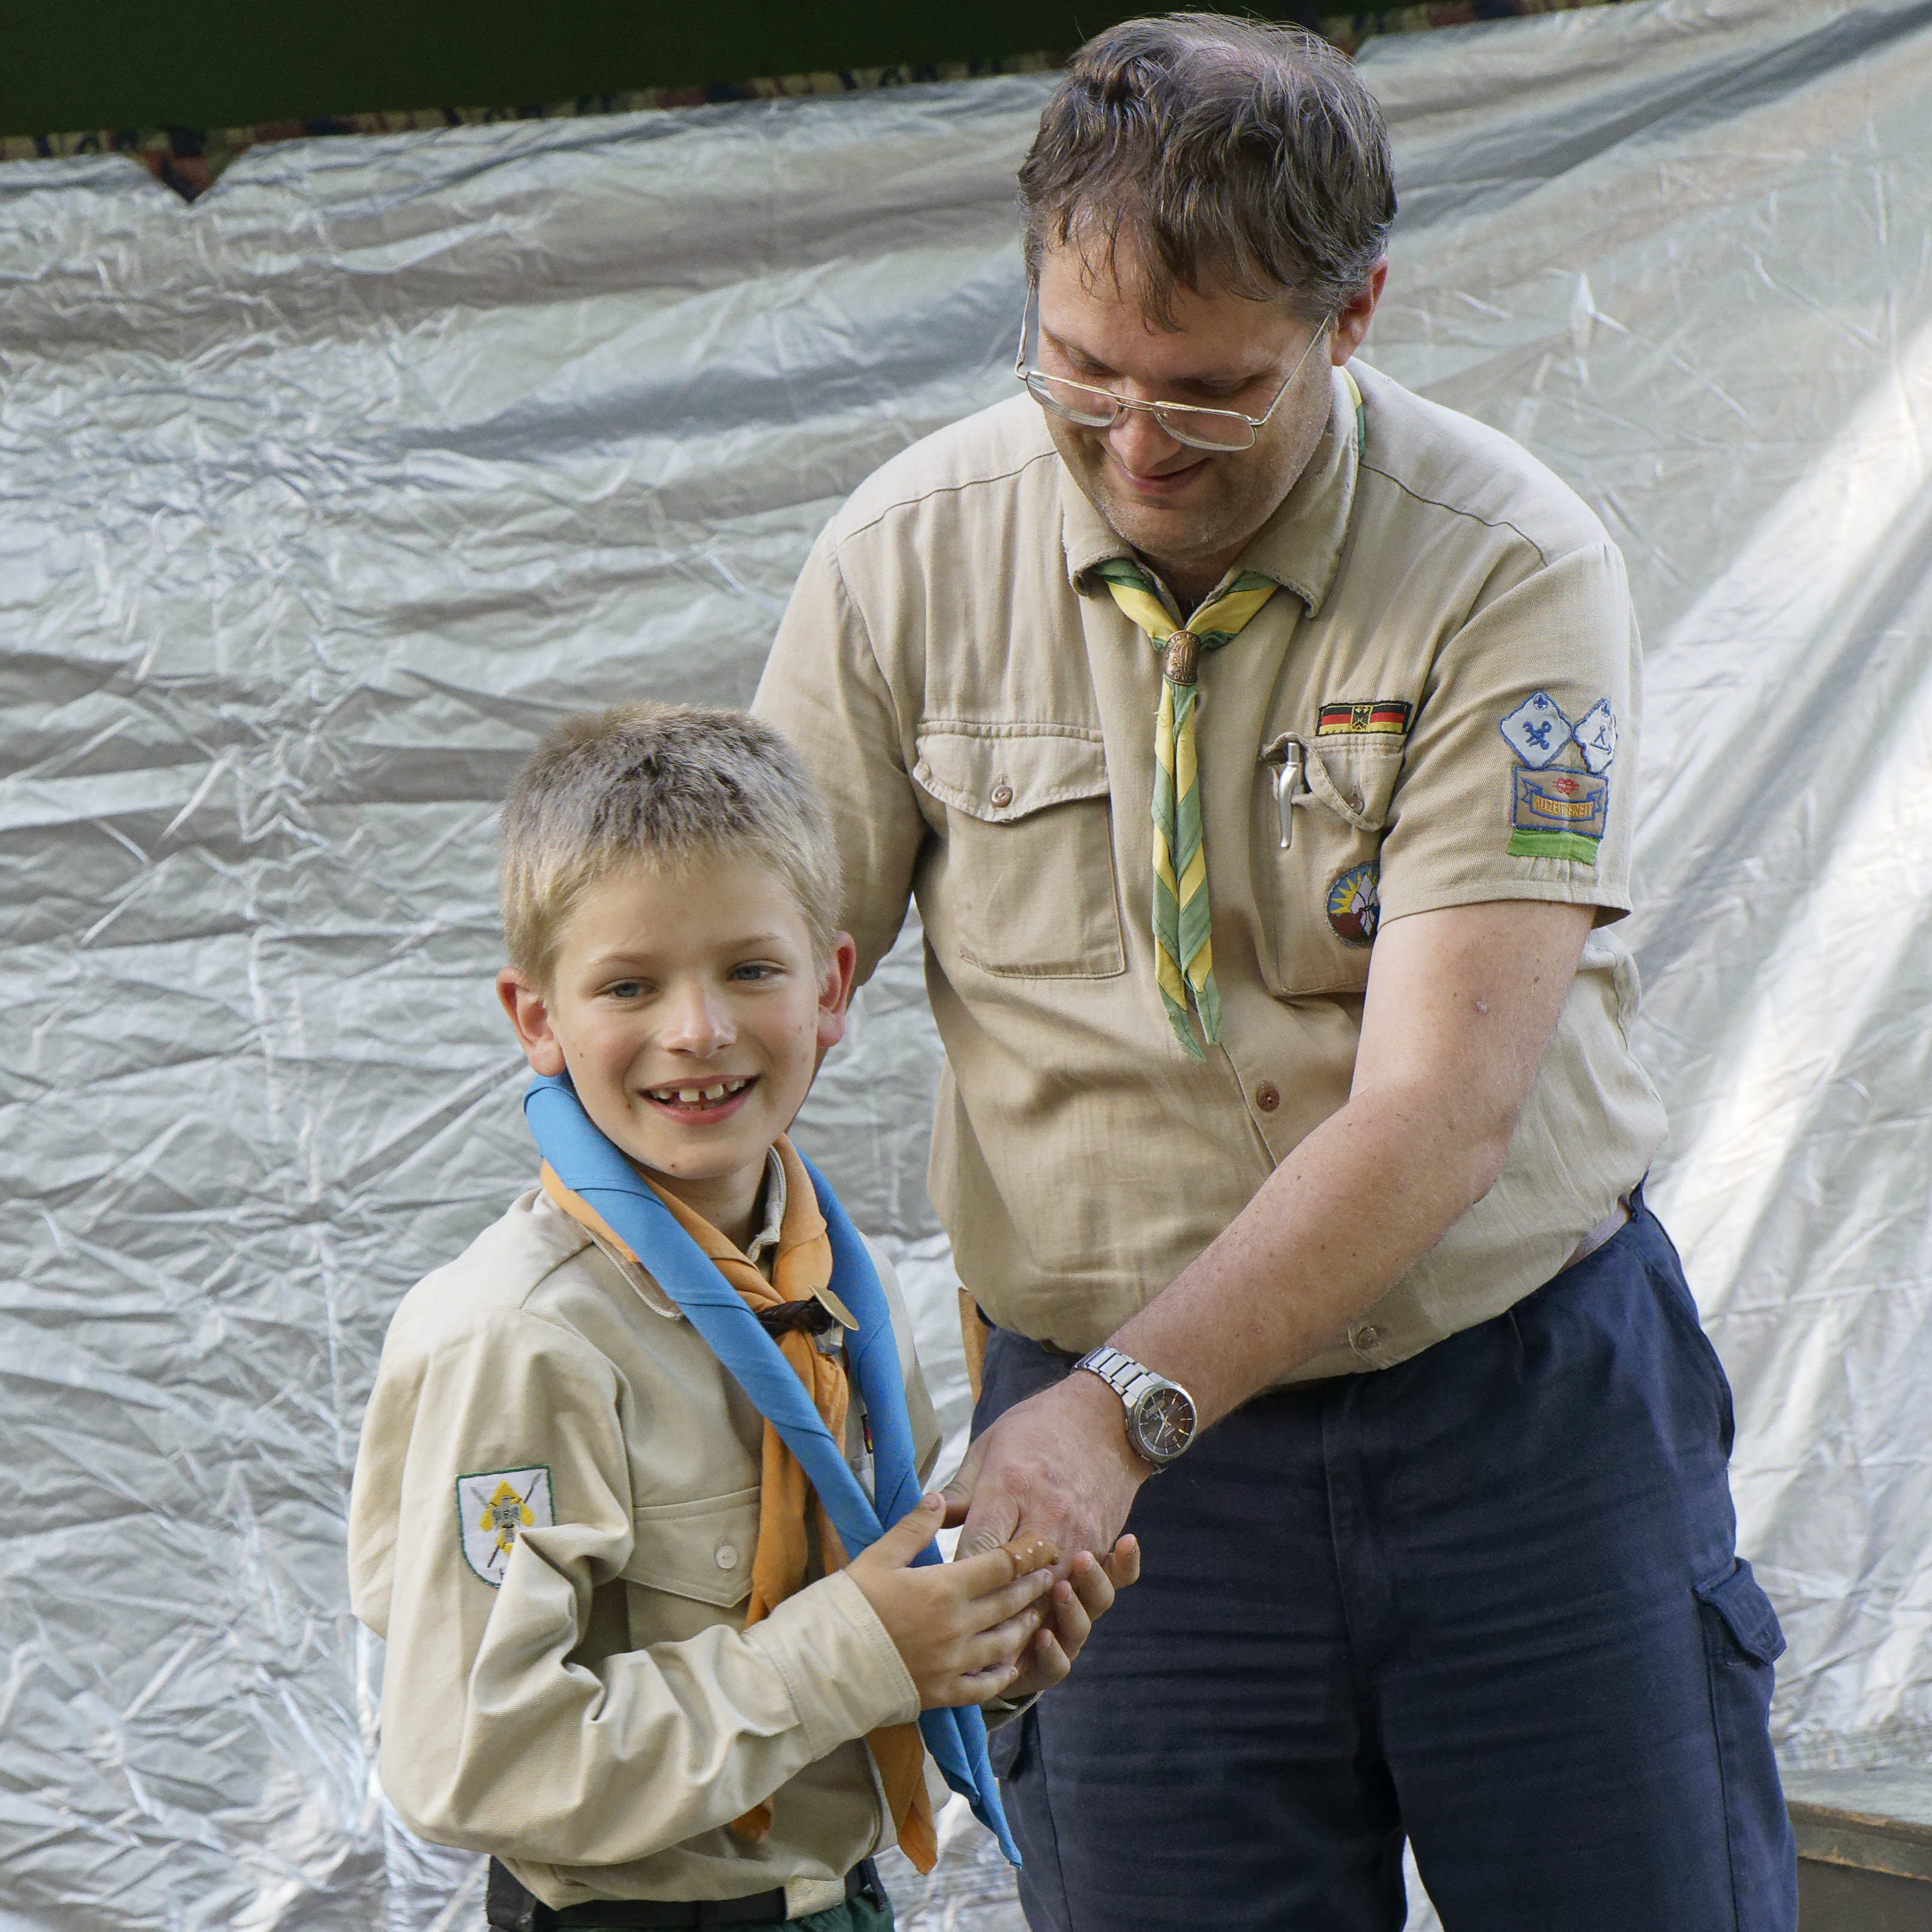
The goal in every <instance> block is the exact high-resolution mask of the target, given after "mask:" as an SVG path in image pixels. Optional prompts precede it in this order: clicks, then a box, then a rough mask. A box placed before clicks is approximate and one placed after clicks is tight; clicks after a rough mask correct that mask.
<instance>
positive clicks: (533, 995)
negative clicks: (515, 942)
mask: <svg viewBox="0 0 1932 1932" xmlns="http://www.w3.org/2000/svg"><path fill="white" fill-rule="evenodd" d="M496 997H497V998H498V999H499V1000H501V1001H502V1003H503V1010H504V1012H505V1013H508V1015H509V1016H510V1024H511V1025H512V1026H513V1027H514V1028H516V1030H517V1045H518V1046H520V1047H521V1048H522V1049H523V1058H525V1059H526V1060H527V1061H529V1063H530V1071H531V1072H532V1073H549V1074H556V1073H562V1071H563V1043H562V1041H561V1040H559V1039H558V1038H557V1037H556V1034H554V1033H553V1032H552V1031H550V1007H549V1004H548V1003H547V1001H545V1000H544V996H543V995H542V994H541V993H540V992H538V990H537V989H536V988H535V986H532V985H531V984H530V982H529V976H528V975H527V974H523V973H521V972H519V971H517V968H515V967H514V966H505V968H503V970H502V972H500V973H499V974H497V975H496Z"/></svg>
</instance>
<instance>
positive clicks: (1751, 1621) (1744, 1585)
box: [1697, 1557, 1784, 1664]
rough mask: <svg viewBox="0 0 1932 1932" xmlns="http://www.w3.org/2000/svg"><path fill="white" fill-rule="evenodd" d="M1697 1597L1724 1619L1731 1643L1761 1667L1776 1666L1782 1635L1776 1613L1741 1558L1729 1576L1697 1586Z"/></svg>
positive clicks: (1780, 1649)
mask: <svg viewBox="0 0 1932 1932" xmlns="http://www.w3.org/2000/svg"><path fill="white" fill-rule="evenodd" d="M1697 1600H1698V1601H1699V1602H1700V1603H1703V1604H1709V1605H1710V1607H1712V1610H1715V1611H1716V1612H1717V1613H1718V1616H1721V1617H1722V1618H1723V1619H1724V1628H1726V1629H1727V1630H1728V1631H1730V1634H1731V1640H1732V1642H1733V1643H1735V1644H1736V1646H1737V1647H1738V1648H1739V1649H1740V1650H1741V1651H1742V1652H1744V1653H1745V1655H1746V1656H1747V1657H1754V1658H1757V1661H1758V1662H1759V1663H1760V1664H1775V1663H1776V1662H1777V1661H1778V1659H1779V1658H1781V1657H1782V1656H1783V1655H1784V1631H1782V1630H1781V1629H1780V1628H1778V1613H1777V1612H1776V1611H1775V1610H1773V1609H1772V1607H1771V1599H1770V1598H1769V1597H1767V1596H1766V1595H1765V1594H1764V1591H1763V1587H1762V1586H1760V1583H1759V1582H1758V1580H1757V1578H1756V1577H1754V1576H1753V1575H1752V1574H1751V1565H1749V1564H1748V1563H1747V1562H1745V1560H1744V1559H1743V1558H1742V1557H1739V1559H1738V1560H1737V1562H1736V1565H1734V1566H1733V1568H1732V1569H1731V1571H1730V1572H1729V1574H1727V1575H1725V1576H1723V1577H1718V1579H1717V1580H1716V1581H1715V1582H1714V1583H1700V1584H1698V1585H1697Z"/></svg>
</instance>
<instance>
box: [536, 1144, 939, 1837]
mask: <svg viewBox="0 0 1932 1932" xmlns="http://www.w3.org/2000/svg"><path fill="white" fill-rule="evenodd" d="M775 1151H776V1152H777V1154H778V1159H779V1160H780V1162H781V1163H782V1164H783V1166H784V1177H785V1206H784V1220H783V1222H782V1223H781V1225H780V1228H779V1231H778V1255H777V1258H776V1259H775V1262H773V1264H772V1279H771V1280H769V1281H766V1279H765V1278H764V1277H763V1275H761V1274H760V1273H759V1272H758V1271H757V1268H755V1267H754V1265H752V1263H751V1262H750V1261H749V1260H748V1259H746V1257H745V1256H744V1255H743V1254H742V1253H741V1252H740V1251H739V1250H738V1249H737V1248H736V1247H734V1246H733V1244H731V1243H730V1241H727V1240H726V1239H725V1238H724V1236H723V1235H721V1234H720V1233H718V1230H717V1229H715V1228H714V1227H712V1225H711V1224H710V1223H709V1222H708V1221H706V1220H705V1219H704V1218H703V1216H701V1215H700V1214H694V1213H693V1212H692V1211H691V1209H690V1208H687V1207H686V1206H685V1205H684V1203H683V1202H682V1201H680V1200H679V1199H677V1198H676V1196H675V1195H672V1194H667V1193H665V1191H664V1190H663V1189H662V1188H661V1187H658V1184H656V1182H655V1181H652V1179H651V1178H650V1176H649V1175H644V1176H643V1179H644V1181H645V1182H646V1184H647V1185H648V1186H649V1188H650V1190H651V1191H652V1193H654V1194H655V1195H656V1196H657V1197H658V1199H659V1200H660V1201H661V1202H663V1203H664V1205H665V1207H666V1208H668V1209H670V1212H671V1214H672V1215H673V1217H674V1218H675V1219H676V1222H677V1223H678V1225H679V1226H680V1227H681V1228H682V1229H683V1230H684V1231H685V1233H686V1234H687V1235H689V1236H690V1237H691V1239H692V1240H693V1241H695V1242H696V1243H697V1245H698V1246H699V1247H700V1248H701V1249H703V1251H704V1253H705V1254H706V1256H707V1257H709V1259H710V1260H711V1262H712V1264H713V1265H715V1267H716V1268H717V1269H718V1272H719V1273H720V1274H722V1275H723V1276H724V1279H725V1280H727V1281H728V1282H729V1283H730V1284H731V1286H733V1288H735V1289H736V1290H737V1291H738V1292H739V1295H742V1296H743V1298H744V1299H745V1302H746V1304H747V1305H748V1307H750V1308H751V1310H752V1311H753V1312H754V1313H757V1311H758V1310H760V1309H764V1308H775V1307H778V1305H779V1304H781V1303H784V1302H787V1301H807V1300H809V1299H811V1298H814V1297H815V1296H817V1295H819V1294H820V1292H821V1291H823V1290H825V1289H829V1287H830V1286H831V1282H832V1243H831V1241H830V1240H829V1238H828V1237H827V1235H826V1232H825V1217H824V1216H823V1215H822V1214H820V1212H819V1211H818V1197H817V1194H816V1193H814V1190H813V1188H812V1185H811V1176H810V1175H808V1174H807V1173H806V1172H805V1164H804V1163H803V1162H802V1161H801V1160H799V1157H798V1156H797V1155H796V1154H794V1153H793V1151H792V1146H791V1143H790V1141H788V1140H787V1139H786V1138H785V1137H784V1136H783V1135H782V1134H781V1135H780V1136H778V1140H777V1142H776V1143H775ZM543 1189H544V1193H546V1194H547V1195H548V1196H550V1199H551V1200H552V1201H553V1202H555V1203H556V1205H557V1206H558V1207H559V1208H562V1211H564V1213H565V1214H568V1216H569V1217H571V1220H574V1221H575V1222H577V1223H578V1224H579V1225H580V1226H583V1227H585V1228H587V1229H589V1230H591V1232H592V1233H594V1234H595V1235H597V1236H598V1238H600V1239H601V1240H602V1241H607V1242H608V1243H609V1244H610V1245H611V1246H612V1247H614V1248H615V1249H616V1250H617V1252H618V1253H619V1254H622V1255H624V1256H627V1257H628V1259H630V1260H631V1262H636V1261H637V1257H636V1256H634V1255H633V1254H631V1250H629V1248H628V1247H626V1246H625V1244H624V1243H623V1242H622V1241H619V1239H618V1238H617V1236H616V1235H614V1234H613V1232H611V1230H610V1228H609V1227H608V1226H607V1225H606V1224H605V1223H604V1220H603V1219H602V1217H601V1216H600V1215H599V1214H598V1213H597V1211H596V1210H595V1208H592V1207H591V1206H590V1205H589V1204H588V1203H587V1202H585V1201H584V1200H583V1199H582V1198H581V1197H580V1196H577V1195H576V1194H574V1193H571V1190H569V1189H568V1188H567V1187H565V1186H564V1184H563V1183H562V1181H559V1180H558V1178H556V1174H555V1173H554V1172H553V1170H552V1169H551V1168H550V1163H548V1162H547V1161H546V1162H545V1163H544V1168H543ZM772 1339H773V1340H775V1342H776V1343H777V1344H778V1348H779V1349H780V1350H781V1352H782V1353H783V1354H784V1358H785V1360H786V1361H787V1362H789V1363H790V1364H791V1366H792V1367H793V1370H796V1373H797V1375H798V1379H799V1381H800V1382H802V1383H803V1384H804V1385H805V1388H806V1389H807V1390H808V1391H809V1393H810V1394H811V1399H812V1401H813V1403H814V1404H815V1405H816V1406H817V1410H818V1412H819V1415H820V1416H821V1417H822V1418H823V1420H824V1423H825V1426H826V1428H827V1429H828V1430H830V1431H831V1433H832V1440H833V1441H834V1442H844V1439H845V1418H846V1412H847V1409H848V1407H849V1406H850V1402H851V1385H850V1381H849V1379H848V1378H847V1373H846V1369H845V1361H844V1355H842V1353H841V1354H839V1355H826V1354H823V1353H822V1352H820V1350H819V1349H817V1348H815V1347H814V1346H813V1344H812V1340H811V1337H810V1336H809V1335H808V1334H805V1333H804V1332H803V1331H802V1330H799V1329H796V1328H794V1329H793V1330H792V1331H790V1333H788V1334H784V1335H782V1336H776V1337H773V1338H772ZM807 1510H810V1511H811V1513H812V1520H813V1521H814V1522H815V1523H816V1524H817V1529H818V1538H819V1548H820V1550H821V1551H823V1554H824V1559H825V1567H826V1570H827V1571H832V1570H837V1569H842V1568H844V1563H845V1553H844V1545H843V1544H841V1543H840V1541H839V1540H838V1533H837V1532H836V1531H835V1530H834V1529H833V1528H832V1523H831V1520H830V1519H829V1517H827V1516H826V1514H825V1511H824V1508H823V1505H820V1502H819V1501H818V1499H817V1496H816V1495H815V1494H814V1492H813V1490H812V1488H811V1484H810V1483H809V1481H808V1480H807V1479H806V1477H805V1471H804V1469H802V1467H801V1466H799V1460H798V1458H797V1457H795V1456H794V1455H793V1454H792V1453H791V1451H790V1450H789V1449H787V1448H786V1447H785V1445H784V1441H783V1440H782V1439H781V1437H780V1436H779V1435H778V1431H777V1430H775V1429H774V1428H773V1427H772V1425H771V1424H770V1423H769V1422H767V1423H766V1424H765V1436H764V1450H763V1471H762V1475H761V1480H760V1488H759V1495H758V1543H757V1550H756V1551H755V1552H754V1554H753V1556H752V1559H751V1600H750V1601H749V1602H748V1604H746V1605H745V1627H746V1628H750V1626H751V1625H753V1624H754V1623H756V1622H757V1621H758V1620H759V1619H760V1618H761V1617H765V1616H769V1615H770V1614H771V1613H772V1610H774V1609H775V1608H776V1607H777V1606H778V1604H781V1603H783V1602H784V1600H785V1599H786V1598H787V1597H789V1596H790V1595H793V1593H794V1592H796V1591H798V1590H799V1589H802V1588H803V1587H804V1584H805V1571H806V1568H807V1566H808V1563H809V1561H810V1556H811V1543H810V1539H809V1537H808V1532H807V1529H806V1517H805V1512H806V1511H807ZM866 1742H867V1743H868V1745H870V1746H871V1751H872V1756H873V1758H874V1760H875V1761H876V1762H877V1765H878V1767H879V1777H880V1782H881V1783H882V1784H883V1785H884V1787H885V1793H886V1805H887V1806H888V1808H889V1809H890V1811H891V1812H892V1823H893V1825H894V1826H895V1829H896V1830H897V1832H898V1842H899V1849H900V1850H901V1851H902V1852H904V1854H905V1855H906V1856H907V1858H910V1860H911V1861H912V1862H913V1864H915V1865H916V1866H917V1867H919V1870H921V1871H922V1872H925V1871H930V1870H932V1867H933V1866H934V1864H935V1862H936V1861H937V1860H938V1855H939V1841H938V1833H937V1832H936V1831H935V1827H934V1824H933V1817H932V1799H931V1798H930V1797H929V1796H928V1795H927V1792H926V1746H925V1743H924V1741H923V1740H922V1738H921V1737H920V1736H919V1727H918V1725H917V1724H888V1725H886V1726H884V1727H883V1728H882V1729H880V1730H876V1731H874V1732H873V1733H872V1734H871V1736H870V1737H868V1739H866ZM771 1828H772V1807H771V1801H770V1800H769V1799H766V1800H765V1801H764V1802H763V1803H762V1804H758V1805H753V1806H752V1808H751V1810H750V1811H747V1812H746V1813H745V1815H744V1816H743V1817H742V1818H738V1819H735V1820H733V1822H732V1826H731V1829H732V1830H733V1832H736V1833H737V1835H739V1837H740V1838H745V1839H748V1840H749V1841H751V1843H757V1842H758V1841H760V1839H762V1838H763V1837H764V1836H765V1835H766V1833H767V1832H769V1831H770V1829H771Z"/></svg>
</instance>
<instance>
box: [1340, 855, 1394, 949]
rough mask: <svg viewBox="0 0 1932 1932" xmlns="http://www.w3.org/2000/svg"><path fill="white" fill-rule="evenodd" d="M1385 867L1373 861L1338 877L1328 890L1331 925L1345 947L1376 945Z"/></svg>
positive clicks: (1353, 866)
mask: <svg viewBox="0 0 1932 1932" xmlns="http://www.w3.org/2000/svg"><path fill="white" fill-rule="evenodd" d="M1381 916H1382V867H1381V866H1380V865H1378V864H1376V862H1375V861H1374V860H1373V859H1371V860H1370V862H1369V863H1368V864H1367V865H1351V866H1350V867H1349V869H1348V870H1347V871H1346V872H1338V873H1337V874H1336V875H1335V883H1334V884H1333V885H1331V886H1330V887H1329V888H1328V923H1329V924H1330V925H1331V926H1333V927H1334V929H1335V934H1336V937H1337V938H1339V939H1340V941H1342V943H1343V944H1344V945H1345V946H1373V944H1375V938H1376V922H1377V921H1378V920H1379V919H1380V918H1381Z"/></svg>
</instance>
